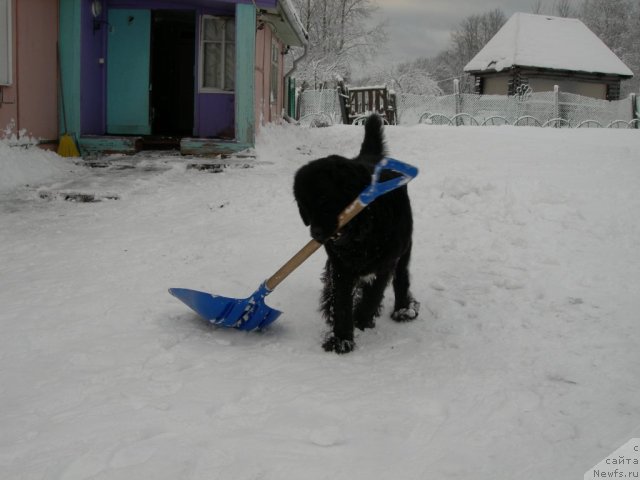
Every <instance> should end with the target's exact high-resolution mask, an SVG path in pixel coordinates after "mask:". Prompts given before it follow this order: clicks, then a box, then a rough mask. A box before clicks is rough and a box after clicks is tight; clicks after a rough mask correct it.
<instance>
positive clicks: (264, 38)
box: [255, 25, 284, 130]
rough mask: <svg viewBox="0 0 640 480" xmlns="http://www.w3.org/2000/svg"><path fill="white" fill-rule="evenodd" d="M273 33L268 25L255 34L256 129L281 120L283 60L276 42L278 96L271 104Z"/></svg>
mask: <svg viewBox="0 0 640 480" xmlns="http://www.w3.org/2000/svg"><path fill="white" fill-rule="evenodd" d="M274 38H275V37H274V35H273V32H272V30H271V28H270V27H269V26H268V25H265V26H264V28H262V29H260V30H258V31H257V32H256V79H255V81H256V89H255V102H256V103H255V105H256V106H255V109H256V129H257V130H259V129H260V125H264V124H266V123H269V122H274V121H277V120H279V119H280V118H282V115H281V113H282V108H283V106H284V103H283V102H284V95H283V92H284V80H283V78H282V76H283V72H284V59H283V55H282V47H283V45H282V42H280V41H278V52H280V53H279V56H280V61H279V72H278V89H277V91H278V94H277V97H276V101H275V103H271V98H270V92H271V84H270V82H271V42H272V41H273V39H274Z"/></svg>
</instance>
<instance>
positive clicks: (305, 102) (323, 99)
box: [298, 89, 342, 127]
mask: <svg viewBox="0 0 640 480" xmlns="http://www.w3.org/2000/svg"><path fill="white" fill-rule="evenodd" d="M298 121H299V122H300V124H301V125H305V126H313V127H319V126H327V125H333V124H335V123H342V114H341V113H340V97H339V93H338V91H337V90H332V89H324V90H305V91H303V92H301V93H300V95H299V97H298Z"/></svg>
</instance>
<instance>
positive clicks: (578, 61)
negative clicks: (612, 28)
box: [464, 13, 633, 77]
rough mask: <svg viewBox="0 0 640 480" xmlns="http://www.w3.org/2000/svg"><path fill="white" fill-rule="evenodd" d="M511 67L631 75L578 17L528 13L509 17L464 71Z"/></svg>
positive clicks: (496, 69)
mask: <svg viewBox="0 0 640 480" xmlns="http://www.w3.org/2000/svg"><path fill="white" fill-rule="evenodd" d="M515 66H519V67H534V68H544V69H552V70H569V71H574V72H588V73H605V74H613V75H624V76H629V77H631V76H633V72H632V71H631V70H630V69H629V67H627V66H626V65H625V64H624V63H623V62H622V60H620V59H619V58H618V57H617V56H616V55H615V53H613V52H612V51H611V50H610V49H609V47H607V46H606V45H605V44H604V43H603V42H602V41H601V40H600V39H599V38H598V37H597V35H596V34H595V33H593V32H592V31H591V30H589V28H587V26H586V25H585V24H584V23H582V22H581V21H580V20H578V19H575V18H560V17H551V16H548V15H534V14H530V13H515V14H514V15H513V16H511V18H509V20H508V21H507V23H505V24H504V26H503V27H502V28H501V29H500V30H499V31H498V33H496V35H495V36H494V37H493V38H492V39H491V40H489V42H488V43H487V44H486V45H485V47H484V48H483V49H482V50H480V52H478V54H477V55H476V56H475V57H474V58H473V59H471V61H470V62H469V63H468V64H467V65H466V66H465V68H464V70H465V71H467V72H474V71H484V70H494V71H496V72H500V71H502V70H507V69H509V68H512V67H515Z"/></svg>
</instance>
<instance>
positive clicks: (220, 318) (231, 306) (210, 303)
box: [169, 158, 418, 331]
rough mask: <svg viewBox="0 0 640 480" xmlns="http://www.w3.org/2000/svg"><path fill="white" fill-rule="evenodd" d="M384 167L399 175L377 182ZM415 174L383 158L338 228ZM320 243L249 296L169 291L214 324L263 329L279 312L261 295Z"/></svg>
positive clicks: (309, 246) (412, 169) (306, 249)
mask: <svg viewBox="0 0 640 480" xmlns="http://www.w3.org/2000/svg"><path fill="white" fill-rule="evenodd" d="M384 170H390V171H393V172H397V173H399V174H400V176H397V177H394V178H392V179H390V180H386V181H384V182H379V181H378V180H379V179H380V174H381V173H382V172H383V171H384ZM416 175H418V169H417V168H416V167H413V166H411V165H408V164H406V163H403V162H401V161H399V160H395V159H393V158H384V159H382V160H381V161H380V162H379V163H378V164H377V165H376V168H375V170H374V173H373V175H372V178H371V185H369V186H368V187H367V188H365V189H364V190H363V192H362V193H361V194H360V195H359V196H358V198H356V199H355V200H354V201H353V202H351V204H349V206H347V207H346V208H345V209H344V210H343V211H342V213H341V214H340V216H339V217H338V230H340V229H341V228H342V227H343V226H345V225H346V224H347V223H348V222H349V221H351V219H353V218H354V217H355V216H356V215H358V214H359V213H360V212H361V211H362V210H363V209H364V208H365V207H366V206H367V205H369V204H370V203H371V202H373V201H374V200H375V199H376V198H378V197H379V196H380V195H384V194H385V193H387V192H390V191H392V190H395V189H396V188H399V187H401V186H403V185H406V184H407V183H409V182H410V181H411V180H412V179H413V178H415V176H416ZM321 246H322V244H321V243H319V242H317V241H315V240H311V241H310V242H309V243H307V244H306V245H305V246H304V247H302V249H301V250H300V251H299V252H298V253H296V254H295V255H294V256H293V257H291V259H290V260H289V261H288V262H287V263H285V264H284V265H283V266H282V267H281V268H280V270H278V271H277V272H276V273H274V274H273V275H272V276H271V277H269V278H268V279H267V280H265V281H264V282H263V283H262V285H260V287H259V288H258V289H257V290H256V291H255V292H254V293H253V294H252V295H251V296H250V297H248V298H244V299H236V298H227V297H222V296H220V295H211V294H210V293H206V292H199V291H197V290H189V289H186V288H170V289H169V293H170V294H171V295H173V296H174V297H176V298H177V299H179V300H181V301H182V302H184V303H185V304H186V305H187V306H189V307H190V308H191V309H192V310H193V311H195V312H196V313H197V314H198V315H200V316H201V317H203V318H204V319H206V320H208V321H209V322H211V323H213V324H214V325H218V326H221V327H232V328H236V329H238V330H245V331H250V330H262V329H264V328H266V327H267V326H268V325H270V324H271V323H273V322H275V321H276V319H277V318H278V317H279V316H280V314H281V313H282V312H280V311H278V310H276V309H273V308H271V307H269V306H268V305H267V304H265V302H264V298H265V297H266V296H267V295H269V294H270V293H271V292H272V291H273V290H274V289H275V288H276V287H277V286H278V285H279V284H280V283H281V282H282V281H283V280H284V279H285V278H287V277H288V276H289V274H290V273H291V272H293V271H294V270H295V269H296V268H298V267H299V266H300V265H302V263H304V261H305V260H306V259H307V258H309V257H310V256H311V255H312V254H313V253H315V251H316V250H318V249H319V248H320V247H321Z"/></svg>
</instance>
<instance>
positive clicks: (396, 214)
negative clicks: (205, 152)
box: [293, 115, 419, 353]
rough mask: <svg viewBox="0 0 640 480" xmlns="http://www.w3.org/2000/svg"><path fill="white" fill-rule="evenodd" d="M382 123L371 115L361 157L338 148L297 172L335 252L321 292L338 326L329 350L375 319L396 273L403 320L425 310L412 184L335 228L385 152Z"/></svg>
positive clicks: (321, 237)
mask: <svg viewBox="0 0 640 480" xmlns="http://www.w3.org/2000/svg"><path fill="white" fill-rule="evenodd" d="M382 129H383V124H382V120H381V119H380V117H379V116H377V115H372V116H370V117H369V118H368V119H367V122H366V123H365V137H364V141H363V142H362V147H361V150H360V154H359V155H358V156H357V157H356V158H354V159H347V158H344V157H341V156H338V155H331V156H329V157H325V158H321V159H319V160H314V161H312V162H310V163H308V164H307V165H305V166H303V167H302V168H300V169H299V170H298V172H297V173H296V175H295V179H294V185H293V192H294V195H295V198H296V202H297V203H298V208H299V210H300V216H301V217H302V221H303V222H304V224H305V225H307V226H309V227H310V233H311V236H312V237H313V238H314V239H315V240H317V241H318V242H320V243H323V244H324V247H325V250H326V251H327V255H328V258H327V263H326V266H325V271H324V275H323V277H322V278H323V283H324V287H323V291H322V297H321V310H322V312H323V315H324V317H325V319H326V320H327V322H328V323H329V325H331V327H332V332H331V334H330V335H329V337H328V338H327V340H326V341H325V343H324V344H323V347H324V349H325V350H327V351H335V352H337V353H347V352H350V351H351V350H353V348H354V346H355V344H354V341H353V332H354V327H357V328H359V329H361V330H364V329H365V328H373V327H374V326H375V318H376V317H377V316H379V315H380V309H381V304H382V298H383V294H384V290H385V288H386V287H387V285H388V283H389V281H390V280H391V279H392V278H393V290H394V294H395V307H394V311H393V314H392V318H393V319H394V320H396V321H399V322H403V321H409V320H413V319H414V318H416V317H417V315H418V308H419V304H418V302H416V301H415V300H414V299H413V297H412V295H411V293H410V291H409V260H410V257H411V235H412V231H413V219H412V215H411V204H410V202H409V195H408V193H407V187H406V186H405V187H402V188H399V189H397V190H394V191H393V192H390V193H387V194H386V195H383V196H381V197H380V198H378V199H377V200H375V201H374V202H372V203H371V204H370V205H369V206H367V207H366V208H365V209H364V210H363V211H362V212H361V213H360V214H359V215H358V216H357V217H355V218H354V219H353V220H352V221H351V222H350V223H348V224H347V225H345V226H344V227H343V228H342V229H341V230H340V232H338V233H337V234H336V230H337V226H338V215H339V214H340V213H341V212H342V210H343V209H344V208H345V207H346V206H347V205H349V204H350V203H351V202H352V201H353V200H354V199H355V198H356V197H357V196H358V195H359V194H360V193H361V192H362V190H364V188H366V187H367V186H368V185H369V183H370V182H371V175H372V173H373V169H374V167H375V165H376V164H377V163H378V162H379V161H380V160H381V159H382V158H383V157H384V156H385V154H386V153H385V150H386V149H385V145H384V134H383V131H382ZM389 175H391V174H389ZM386 178H389V177H388V176H387V177H386ZM386 178H385V177H383V180H385V179H386Z"/></svg>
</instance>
